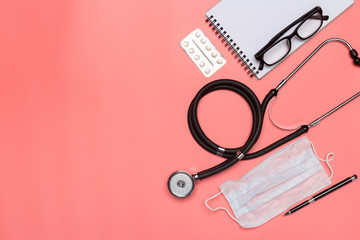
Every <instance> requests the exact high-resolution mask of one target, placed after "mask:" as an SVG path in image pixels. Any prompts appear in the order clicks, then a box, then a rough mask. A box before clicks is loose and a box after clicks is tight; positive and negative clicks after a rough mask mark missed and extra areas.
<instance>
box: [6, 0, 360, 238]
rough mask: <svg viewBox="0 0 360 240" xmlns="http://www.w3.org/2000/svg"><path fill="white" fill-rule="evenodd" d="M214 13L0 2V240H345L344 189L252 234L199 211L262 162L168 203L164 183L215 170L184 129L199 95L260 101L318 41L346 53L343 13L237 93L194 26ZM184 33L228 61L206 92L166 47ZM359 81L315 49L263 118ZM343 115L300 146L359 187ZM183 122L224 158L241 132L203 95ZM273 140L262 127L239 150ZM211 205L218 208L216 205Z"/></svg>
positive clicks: (354, 130)
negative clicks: (247, 92)
mask: <svg viewBox="0 0 360 240" xmlns="http://www.w3.org/2000/svg"><path fill="white" fill-rule="evenodd" d="M217 1H218V0H210V1H188V0H185V1H165V0H158V1H142V2H139V1H126V2H125V1H115V0H109V1H94V0H92V1H40V0H35V1H0V36H1V38H0V52H1V58H0V79H1V85H0V113H1V117H0V133H1V134H0V239H2V240H10V239H11V240H15V239H21V240H24V239H37V240H42V239H54V240H55V239H90V240H91V239H235V238H236V239H275V238H276V239H279V240H280V239H288V238H289V237H291V238H292V239H327V240H330V239H347V238H352V239H354V238H355V239H356V238H358V237H359V229H358V227H359V224H358V222H359V221H358V217H359V216H360V208H359V204H358V203H359V201H360V187H359V186H360V185H359V184H360V181H359V180H357V181H356V182H354V183H352V184H351V185H349V186H346V187H345V188H343V189H341V190H339V191H338V192H335V193H333V194H331V195H330V196H328V197H326V198H324V199H322V200H321V201H319V202H317V203H315V204H313V205H311V206H308V207H307V208H305V209H303V210H301V211H299V212H297V213H296V214H294V215H292V216H289V217H286V218H285V217H281V216H278V217H276V218H274V219H273V220H271V221H270V222H268V223H266V224H264V225H263V226H261V227H259V228H256V229H250V230H245V229H242V228H241V227H239V226H238V225H237V224H236V223H235V222H233V221H232V220H231V219H230V218H229V217H228V216H227V215H226V214H225V213H224V212H221V211H219V212H216V213H212V212H211V211H209V210H208V209H207V208H206V207H205V206H204V200H205V199H206V198H208V197H209V196H211V195H213V194H215V193H217V192H218V190H219V189H218V186H219V185H220V184H221V183H223V182H225V181H226V180H229V179H239V178H240V177H241V176H242V175H243V174H245V173H246V172H247V171H248V170H250V169H251V168H252V167H254V166H255V165H256V164H258V163H259V162H260V161H262V160H263V159H264V158H265V157H261V158H259V159H256V160H252V161H247V162H241V163H239V164H237V165H235V166H234V167H232V168H231V169H229V170H227V171H226V172H224V173H221V174H218V175H216V176H214V177H211V178H209V179H207V180H204V181H203V182H201V183H199V184H198V186H197V187H196V189H195V191H194V193H193V194H192V195H191V197H189V198H187V199H181V200H179V199H176V198H174V197H173V196H171V195H170V193H169V192H168V190H167V186H166V182H167V178H168V176H169V175H170V173H172V172H173V171H175V170H178V169H183V170H187V171H189V172H192V173H195V172H197V171H200V170H203V169H204V168H207V167H210V166H213V165H214V164H216V163H219V162H220V161H221V160H222V159H220V158H219V157H217V156H214V155H212V154H209V153H208V152H206V151H204V150H203V149H202V148H201V147H200V146H199V145H197V143H196V142H195V141H194V139H193V138H192V136H191V134H190V132H189V130H188V126H187V121H186V114H187V109H188V106H189V103H190V101H191V100H192V98H193V97H194V95H195V93H196V92H197V91H198V90H199V89H200V88H201V87H202V86H203V85H204V84H206V83H208V82H210V81H212V80H215V79H218V78H232V79H236V80H239V81H241V82H243V83H245V84H246V85H248V86H249V87H251V88H252V89H253V90H254V91H255V93H256V94H257V96H258V97H259V98H260V99H263V97H264V96H265V95H266V93H267V92H268V91H269V90H270V89H271V88H273V87H275V86H276V85H277V84H278V83H279V82H280V80H281V79H283V78H284V77H286V76H287V74H288V73H289V72H290V71H291V70H292V69H293V68H294V67H296V66H297V64H298V63H299V62H300V61H301V60H302V59H303V58H304V57H305V56H307V55H308V54H309V53H310V51H312V50H313V49H314V48H315V47H316V46H317V45H318V44H319V43H320V42H322V41H323V40H325V39H327V38H330V37H341V38H344V39H346V40H347V41H349V42H350V43H351V44H352V45H353V47H354V48H358V49H360V33H359V31H357V30H358V27H357V26H356V24H355V25H354V21H356V19H358V16H359V14H360V5H359V4H358V1H356V3H355V5H354V6H352V7H351V8H350V9H349V10H348V11H346V12H345V13H344V14H343V15H342V16H340V17H339V18H338V19H337V20H336V21H334V22H333V23H331V24H330V25H329V26H328V27H326V28H325V29H324V30H323V31H321V32H320V33H319V34H318V35H317V36H316V37H314V38H313V39H312V40H311V41H309V42H308V43H307V44H306V45H304V46H303V47H302V48H301V49H300V50H298V51H297V52H296V53H295V54H293V55H292V56H291V57H289V58H288V59H287V60H286V61H285V62H283V63H282V64H281V65H280V66H279V67H277V68H276V69H275V70H274V71H272V72H271V73H270V74H268V75H267V76H266V77H264V78H263V79H262V80H260V81H258V80H255V79H249V78H248V77H247V75H246V73H245V72H244V71H243V70H242V69H241V68H240V66H239V65H238V64H237V63H236V62H235V61H233V60H232V59H231V58H232V57H231V55H230V54H229V53H228V52H227V51H226V50H225V48H224V47H223V46H221V44H220V42H219V41H217V40H216V38H215V37H214V35H213V33H212V32H211V30H210V29H209V28H208V27H207V26H206V25H205V23H204V15H205V12H206V11H207V10H208V9H209V8H210V7H212V6H213V5H214V4H215V3H217ZM239 11H240V12H241V11H242V10H239ZM240 14H241V13H240ZM196 27H201V28H202V30H203V31H204V32H205V33H206V34H207V35H208V37H209V38H211V39H212V40H213V43H214V44H215V45H216V46H217V47H218V49H219V50H220V52H221V53H222V54H223V55H224V57H225V58H226V59H227V60H228V62H227V64H226V65H225V66H224V67H223V68H222V69H220V70H219V71H218V72H217V73H215V74H214V75H213V76H212V77H211V78H205V77H204V76H203V75H202V74H201V73H200V71H199V70H198V69H197V68H196V67H195V66H194V65H193V63H192V62H191V61H190V59H188V56H187V55H186V54H185V53H184V52H183V50H182V49H181V48H180V46H179V42H180V41H181V40H182V39H183V38H184V37H185V36H186V35H187V34H189V33H190V32H191V31H193V30H194V29H195V28H196ZM244 37H246V27H244ZM359 73H360V69H359V68H355V67H354V66H353V65H352V64H351V59H350V58H349V56H348V52H347V50H346V48H345V47H343V46H341V45H340V44H329V45H328V46H326V47H324V49H323V50H322V51H320V52H319V54H317V55H316V56H315V57H314V58H313V59H312V60H311V63H309V64H308V65H306V66H305V67H304V68H303V69H302V70H301V71H300V72H299V73H298V74H296V76H295V77H294V78H292V79H291V81H290V82H289V83H288V84H287V85H286V86H285V87H284V89H282V91H281V92H280V96H279V99H278V101H277V102H276V104H275V105H274V109H273V115H274V119H275V120H276V121H277V122H279V123H281V124H283V125H294V124H296V123H309V122H310V121H312V120H313V119H314V118H316V117H318V116H319V115H320V114H322V113H324V112H325V111H327V110H329V109H330V108H331V107H333V106H335V105H336V104H338V103H339V102H341V101H343V100H345V99H346V98H348V97H350V96H351V95H353V94H355V93H357V92H358V91H359V89H360V82H359ZM244 109H246V110H244ZM359 109H360V99H359V100H356V101H354V102H352V103H351V104H350V105H349V106H346V107H345V108H343V109H341V111H339V112H337V113H336V114H334V115H333V116H331V117H330V118H328V119H326V120H324V121H323V123H322V124H321V125H319V126H317V127H316V128H314V129H312V130H310V132H309V133H308V134H307V136H308V138H309V139H310V141H312V142H313V143H314V145H315V147H316V149H317V152H318V154H319V155H320V156H321V157H325V155H326V154H327V153H328V152H330V151H333V152H334V153H335V159H334V160H333V162H332V163H331V164H332V166H333V168H334V171H335V175H334V177H333V179H332V181H333V183H336V182H338V181H340V180H342V179H344V178H346V177H349V176H351V175H352V174H354V173H357V174H360V161H359V160H360V159H359V158H358V149H359V140H358V138H359V135H360V127H359V117H360V115H359ZM199 118H200V122H201V125H202V126H203V128H204V130H205V132H206V133H207V134H208V135H209V136H210V138H212V139H214V141H215V142H218V143H220V144H221V145H225V146H229V147H230V146H232V147H235V146H239V145H241V143H243V142H244V140H245V139H244V137H245V135H246V134H247V132H248V131H249V129H250V122H251V119H250V114H249V111H248V110H247V106H246V105H245V103H244V102H243V100H242V99H241V98H240V97H239V96H236V95H235V94H233V93H227V92H223V91H222V92H217V93H213V94H211V95H209V96H207V97H206V98H205V99H204V100H203V101H202V103H201V106H200V109H199ZM286 134H287V133H286V132H283V131H281V130H278V129H277V128H275V127H274V126H273V125H272V124H271V123H270V121H269V118H268V116H266V117H265V123H264V128H263V132H262V136H261V138H260V140H259V142H258V143H257V144H256V146H255V149H260V148H261V147H262V146H265V145H266V144H269V143H272V142H273V141H274V140H277V139H278V138H280V137H282V136H285V135H286ZM211 204H212V205H213V206H217V205H225V206H226V202H225V201H224V199H223V198H222V197H221V198H219V199H217V200H214V201H213V202H212V203H211Z"/></svg>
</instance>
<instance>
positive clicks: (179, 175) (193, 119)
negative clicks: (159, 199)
mask: <svg viewBox="0 0 360 240" xmlns="http://www.w3.org/2000/svg"><path fill="white" fill-rule="evenodd" d="M329 42H341V43H343V44H344V45H345V46H347V47H348V49H349V50H350V56H351V57H352V59H353V60H354V64H355V65H356V66H360V58H359V57H358V53H357V52H356V50H355V49H353V48H352V47H351V45H350V44H349V43H348V42H346V41H345V40H343V39H340V38H331V39H328V40H326V41H324V42H323V43H321V44H320V45H319V46H318V47H317V48H316V49H315V50H314V51H313V52H312V53H311V54H310V55H309V56H308V57H307V58H306V59H305V60H304V61H303V62H302V63H301V64H300V65H299V66H298V67H297V68H295V70H294V71H292V72H291V73H290V74H289V76H287V77H286V78H285V79H284V80H282V81H281V82H280V83H279V84H278V86H277V87H276V88H275V89H271V90H270V92H269V93H268V94H267V95H266V96H265V98H264V100H263V102H262V103H260V101H259V99H258V98H257V97H256V95H255V93H254V92H253V91H252V90H251V89H250V88H249V87H247V86H246V85H244V84H242V83H240V82H238V81H234V80H230V79H220V80H215V81H213V82H210V83H208V84H207V85H205V86H204V87H203V88H201V89H200V91H199V92H198V93H197V94H196V96H195V98H194V99H193V100H192V102H191V104H190V107H189V110H188V124H189V129H190V132H191V134H192V136H193V137H194V139H195V140H196V142H197V143H198V144H199V145H200V146H201V147H203V148H204V149H205V150H206V151H208V152H210V153H212V154H216V155H219V156H221V157H223V158H226V160H225V161H223V162H222V163H220V164H218V165H216V166H214V167H211V168H209V169H206V170H204V171H201V172H198V173H196V174H192V175H191V174H190V173H187V172H185V171H176V172H174V173H173V174H171V176H170V177H169V180H168V188H169V191H170V192H171V193H172V194H173V195H174V196H176V197H179V198H184V197H187V196H189V195H190V194H191V193H192V191H193V190H194V186H195V183H196V182H198V181H200V180H202V179H205V178H207V177H210V176H212V175H215V174H217V173H220V172H222V171H224V170H226V169H227V168H229V167H231V166H233V165H234V164H235V163H237V162H239V161H240V160H249V159H254V158H257V157H260V156H262V155H264V154H266V153H268V152H270V151H272V150H274V149H276V148H278V147H280V146H282V145H283V144H286V143H287V142H289V141H291V140H293V139H295V138H297V137H299V136H301V135H302V134H304V133H307V132H308V131H309V129H310V128H312V127H314V126H316V125H318V124H319V123H320V121H321V120H323V119H324V118H326V117H328V116H329V115H330V114H332V113H334V112H335V111H337V110H338V109H340V108H342V107H343V106H345V105H346V104H348V103H349V102H351V101H352V100H354V99H355V98H357V97H359V96H360V92H358V93H356V94H355V95H354V96H352V97H350V98H349V99H347V100H346V101H344V102H343V103H341V104H340V105H338V106H336V107H335V108H333V109H332V110H330V111H329V112H327V113H326V114H324V115H322V116H321V117H319V118H317V119H316V120H314V121H313V122H311V123H310V124H308V125H302V126H300V127H299V129H298V130H296V131H295V132H293V133H291V134H289V135H288V136H286V137H284V138H282V139H280V140H278V141H276V142H274V143H272V144H271V145H269V146H267V147H265V148H263V149H262V150H259V151H257V152H253V153H249V151H250V149H251V148H252V147H253V145H254V144H255V143H256V142H257V140H258V139H259V136H260V133H261V129H262V125H263V120H264V115H265V111H266V108H267V106H268V104H269V102H270V100H271V99H272V98H274V97H276V96H277V94H278V91H279V90H280V89H281V88H282V87H283V86H284V85H285V83H286V82H287V81H288V80H289V79H290V78H291V77H292V76H293V75H294V74H295V73H296V72H297V71H298V70H299V69H300V68H301V67H302V66H303V65H304V64H305V63H306V62H307V61H309V59H310V58H311V57H312V56H314V54H315V53H316V52H318V51H319V50H320V48H322V47H323V46H324V45H325V44H327V43H329ZM216 90H230V91H233V92H235V93H237V94H239V95H240V96H242V97H243V98H244V99H245V100H246V102H247V103H248V105H249V107H250V109H251V113H252V117H253V124H252V128H251V132H250V136H249V137H248V139H247V141H246V142H245V144H244V146H242V147H238V148H223V147H221V146H219V145H217V144H216V143H214V142H213V141H211V140H210V139H209V138H208V137H207V136H206V135H205V133H204V132H203V131H202V129H201V127H200V124H199V121H198V117H197V108H198V105H199V102H200V100H201V98H202V97H204V96H205V95H206V94H208V93H210V92H213V91H216Z"/></svg>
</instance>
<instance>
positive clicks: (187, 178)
mask: <svg viewBox="0 0 360 240" xmlns="http://www.w3.org/2000/svg"><path fill="white" fill-rule="evenodd" d="M194 185H195V180H194V178H193V177H192V176H191V175H190V174H189V173H187V172H185V171H176V172H174V173H173V174H171V176H170V177H169V180H168V188H169V190H170V192H171V194H172V195H174V196H175V197H178V198H184V197H187V196H189V195H190V194H191V193H192V191H193V190H194Z"/></svg>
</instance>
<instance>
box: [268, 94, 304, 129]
mask: <svg viewBox="0 0 360 240" xmlns="http://www.w3.org/2000/svg"><path fill="white" fill-rule="evenodd" d="M276 99H277V96H275V98H274V99H273V100H272V101H271V103H270V106H269V117H270V120H271V122H272V123H273V124H274V125H275V126H276V127H277V128H280V129H281V130H285V131H294V130H297V129H298V128H300V127H301V124H298V125H297V126H295V127H284V126H280V125H279V124H277V123H276V122H275V121H274V120H273V118H272V116H271V108H272V105H273V104H274V102H275V101H276Z"/></svg>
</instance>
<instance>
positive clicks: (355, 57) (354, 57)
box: [276, 38, 360, 90]
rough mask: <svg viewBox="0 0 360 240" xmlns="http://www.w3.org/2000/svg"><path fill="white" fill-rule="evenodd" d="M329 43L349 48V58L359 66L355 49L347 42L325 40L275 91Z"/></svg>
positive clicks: (359, 60) (334, 39) (338, 39)
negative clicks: (338, 43) (339, 43)
mask: <svg viewBox="0 0 360 240" xmlns="http://www.w3.org/2000/svg"><path fill="white" fill-rule="evenodd" d="M329 42H341V43H343V44H344V45H345V46H347V47H348V48H349V50H350V56H351V57H352V58H353V60H354V63H355V64H356V65H357V66H360V58H359V57H358V53H357V52H356V50H355V49H353V48H352V47H351V45H350V44H349V43H348V42H347V41H345V40H343V39H341V38H330V39H327V40H325V41H324V42H322V43H321V44H320V45H319V46H318V47H317V48H316V49H315V50H314V51H313V52H312V53H311V54H310V55H309V56H308V57H307V58H306V59H305V60H304V61H303V62H302V63H300V65H299V66H297V68H295V70H294V71H292V72H291V73H290V74H289V76H287V77H286V78H285V79H284V80H282V81H281V82H280V83H279V85H278V86H277V87H276V90H279V89H280V88H282V86H284V84H285V83H286V82H287V81H288V80H289V79H290V78H291V77H292V76H294V74H295V73H296V72H297V71H299V70H300V68H301V67H302V66H304V65H305V63H307V61H309V60H310V58H312V56H314V55H315V53H317V52H318V51H319V50H320V48H322V47H323V46H324V45H325V44H327V43H329Z"/></svg>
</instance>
